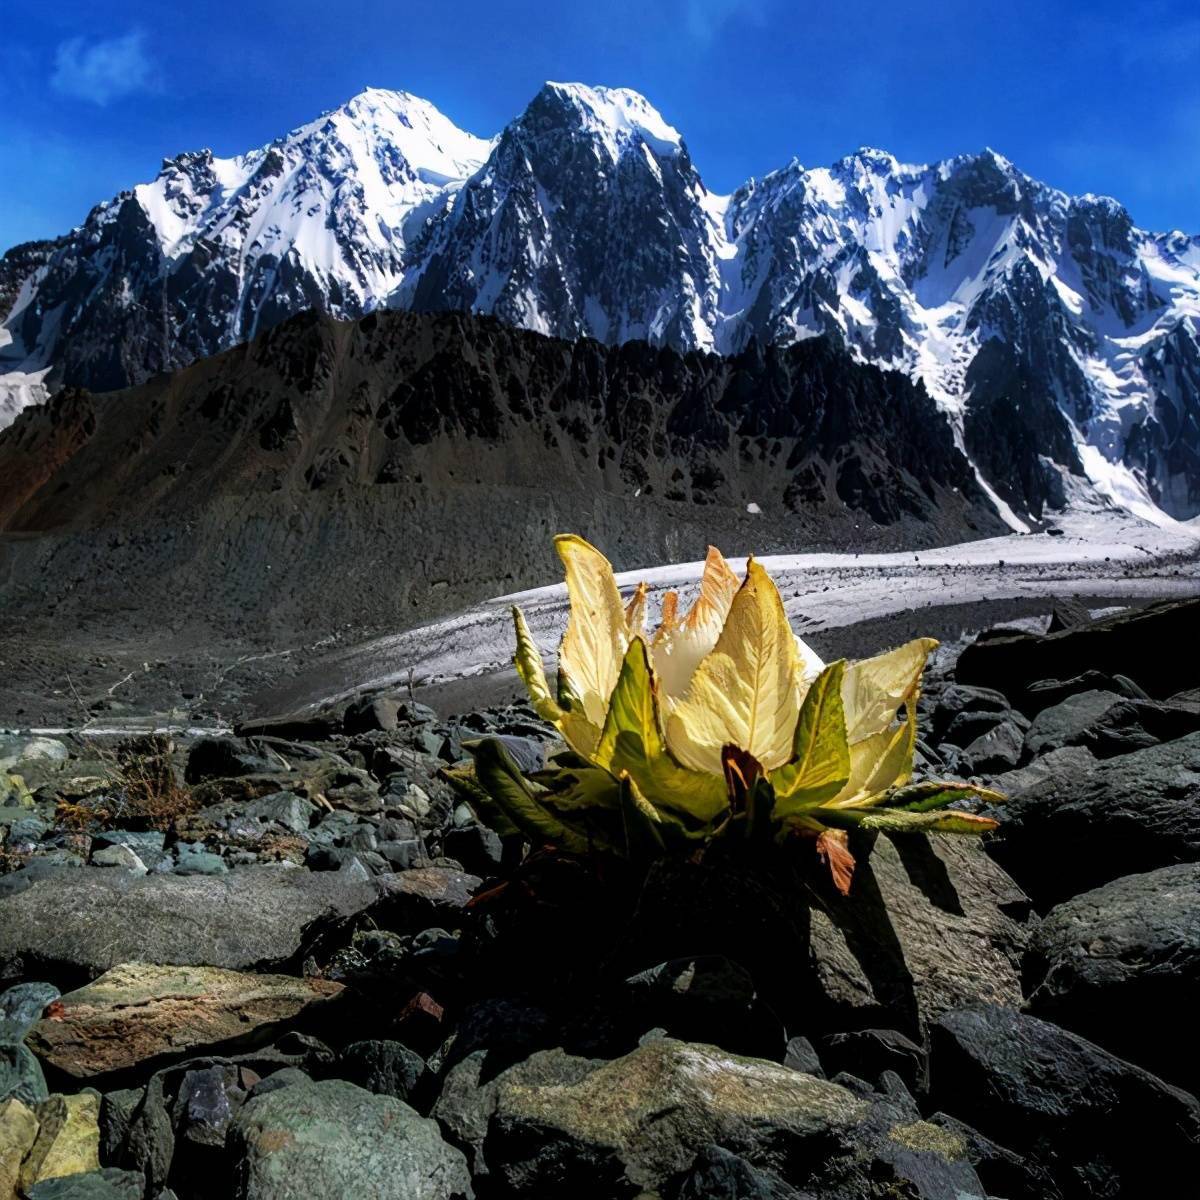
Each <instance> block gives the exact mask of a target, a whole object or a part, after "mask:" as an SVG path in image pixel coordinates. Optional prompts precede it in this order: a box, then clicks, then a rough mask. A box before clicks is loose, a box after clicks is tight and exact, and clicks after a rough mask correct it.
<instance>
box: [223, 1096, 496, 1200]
mask: <svg viewBox="0 0 1200 1200" xmlns="http://www.w3.org/2000/svg"><path fill="white" fill-rule="evenodd" d="M229 1145H230V1148H231V1150H232V1154H233V1160H234V1162H235V1163H236V1167H235V1174H234V1189H233V1196H234V1197H235V1200H311V1198H312V1197H316V1196H331V1197H341V1196H345V1197H351V1196H371V1197H374V1198H376V1200H459V1198H469V1197H471V1196H472V1195H473V1192H472V1190H471V1178H470V1175H469V1173H468V1171H467V1164H466V1160H465V1159H464V1158H463V1156H462V1155H461V1154H460V1153H459V1152H458V1151H457V1150H455V1149H453V1148H452V1147H450V1146H448V1145H447V1144H446V1143H445V1142H444V1141H443V1140H442V1137H441V1134H440V1133H439V1131H438V1127H437V1123H436V1122H434V1121H431V1120H429V1119H428V1118H426V1117H421V1116H419V1115H418V1114H417V1113H416V1112H415V1111H414V1110H413V1109H411V1108H409V1106H408V1105H407V1104H405V1103H403V1102H402V1101H400V1100H396V1099H394V1098H393V1097H391V1096H377V1095H373V1094H372V1093H371V1092H367V1091H364V1090H363V1089H362V1088H359V1087H355V1086H354V1084H351V1083H346V1082H344V1081H342V1080H326V1081H325V1082H322V1083H297V1084H294V1085H292V1086H291V1087H285V1088H279V1089H278V1090H276V1091H272V1092H267V1093H266V1094H264V1095H258V1096H255V1097H254V1098H253V1099H251V1100H249V1101H247V1102H246V1104H245V1105H244V1106H243V1108H242V1110H241V1112H240V1113H239V1114H238V1116H237V1119H236V1121H235V1122H234V1124H233V1127H232V1128H231V1130H230V1133H229Z"/></svg>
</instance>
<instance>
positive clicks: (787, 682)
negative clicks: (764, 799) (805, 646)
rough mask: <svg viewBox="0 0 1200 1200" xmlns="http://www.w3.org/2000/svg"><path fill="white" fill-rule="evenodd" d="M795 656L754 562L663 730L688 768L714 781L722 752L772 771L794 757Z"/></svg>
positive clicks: (779, 605) (771, 591)
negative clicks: (733, 751)
mask: <svg viewBox="0 0 1200 1200" xmlns="http://www.w3.org/2000/svg"><path fill="white" fill-rule="evenodd" d="M800 668H801V664H800V656H799V653H798V651H797V648H796V639H795V637H794V636H793V634H792V631H791V628H790V626H789V625H788V621H787V615H786V614H785V613H784V611H783V601H782V600H781V599H780V597H779V592H778V590H777V589H776V587H775V584H774V583H773V582H772V581H771V577H770V576H769V575H768V574H767V573H766V571H764V570H763V568H762V567H761V566H759V565H758V563H756V562H754V561H753V560H751V562H750V564H749V566H748V569H747V572H746V580H745V582H744V583H743V584H742V586H741V587H740V588H739V589H738V592H737V594H736V595H735V596H734V598H733V603H732V604H731V605H730V609H729V616H728V618H727V619H726V621H725V625H724V628H723V629H722V630H721V634H720V637H719V638H718V639H717V644H716V646H715V647H714V648H713V650H712V652H711V653H710V654H709V655H708V656H707V657H706V658H705V659H704V660H703V662H701V664H700V666H699V667H698V668H697V669H696V672H695V674H694V675H693V677H692V682H691V686H690V687H689V688H688V691H687V694H686V695H685V696H684V697H683V699H682V700H681V701H679V702H678V703H677V704H676V706H675V711H674V712H673V713H672V715H671V718H670V720H669V722H668V724H667V742H668V744H669V745H670V747H671V749H672V750H673V751H674V753H675V756H676V757H677V758H678V759H679V761H680V762H681V763H683V764H684V765H685V766H688V767H691V768H693V769H694V770H698V771H710V772H712V773H714V774H719V773H720V772H721V770H722V758H721V748H722V747H723V746H725V745H727V744H732V745H735V746H737V747H738V748H739V749H742V750H746V751H748V752H749V753H750V754H752V755H754V757H755V758H757V759H758V761H759V762H760V763H761V764H762V765H763V767H764V768H765V769H766V770H768V771H770V770H774V769H775V768H776V767H779V766H782V765H783V764H784V763H786V762H787V761H788V760H789V759H790V758H791V757H792V739H793V736H794V734H795V730H796V722H797V720H798V719H799V716H800V684H799V680H800Z"/></svg>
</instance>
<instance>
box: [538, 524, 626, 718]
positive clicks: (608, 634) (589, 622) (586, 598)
mask: <svg viewBox="0 0 1200 1200" xmlns="http://www.w3.org/2000/svg"><path fill="white" fill-rule="evenodd" d="M554 545H555V548H556V549H557V550H558V554H559V557H560V558H561V559H562V562H563V566H564V567H565V568H566V574H567V597H568V599H569V600H570V604H571V611H570V616H569V617H568V619H567V631H566V633H565V634H564V635H563V640H562V647H561V649H560V650H559V655H558V669H559V672H560V674H563V675H565V676H566V682H567V691H568V692H569V693H570V694H571V695H573V696H574V697H575V698H576V700H577V702H578V704H579V705H581V706H582V709H583V716H585V717H586V719H587V724H588V725H590V726H594V727H595V729H596V730H597V732H598V731H599V730H600V729H601V728H602V727H603V725H604V714H605V713H606V712H607V711H608V700H609V697H610V696H611V695H612V690H613V688H614V687H615V686H616V683H617V676H618V675H619V674H620V671H621V660H622V659H623V658H624V656H625V648H626V646H628V645H629V635H628V633H627V632H626V626H625V606H624V605H623V604H622V603H621V593H620V592H618V591H617V581H616V579H615V578H614V577H613V569H612V564H611V563H610V562H609V561H608V559H607V558H605V557H604V555H603V554H601V553H600V551H599V550H597V549H596V548H595V546H592V545H590V544H589V543H588V542H585V541H584V540H583V538H581V537H577V536H575V535H574V534H560V535H559V536H558V537H556V538H555V539H554Z"/></svg>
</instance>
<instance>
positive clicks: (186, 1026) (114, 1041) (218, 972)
mask: <svg viewBox="0 0 1200 1200" xmlns="http://www.w3.org/2000/svg"><path fill="white" fill-rule="evenodd" d="M342 990H343V989H342V985H341V984H338V983H331V982H329V981H326V980H314V979H297V978H294V977H292V976H289V975H251V974H246V973H243V972H240V971H228V970H224V969H222V968H220V967H192V966H156V965H153V964H150V963H123V964H122V965H120V966H117V967H113V969H112V970H110V971H107V972H105V974H103V975H102V976H101V977H100V978H99V979H97V980H95V982H93V983H89V984H87V985H86V986H85V987H82V988H79V989H78V990H77V991H74V992H68V993H67V994H66V995H65V996H63V998H62V1001H61V1004H60V1005H59V1006H56V1010H55V1013H54V1015H53V1016H51V1017H47V1018H44V1019H43V1020H41V1021H39V1022H38V1023H37V1024H36V1025H35V1026H34V1027H33V1029H32V1030H30V1033H29V1038H28V1044H29V1047H30V1048H31V1049H32V1050H33V1052H34V1053H35V1054H36V1055H37V1056H38V1057H39V1058H40V1059H41V1060H42V1061H43V1062H47V1063H50V1064H53V1066H54V1067H56V1068H57V1069H58V1070H60V1071H63V1072H65V1073H66V1074H68V1075H71V1076H72V1077H74V1078H76V1079H90V1078H95V1077H99V1076H104V1075H111V1074H112V1073H114V1072H117V1071H122V1070H125V1069H126V1068H129V1067H133V1066H139V1065H144V1064H151V1063H152V1064H158V1063H160V1062H162V1061H165V1060H168V1059H176V1058H183V1057H186V1056H187V1055H189V1054H196V1053H199V1052H200V1051H214V1050H217V1049H229V1048H232V1047H240V1046H245V1045H252V1044H254V1043H256V1042H263V1041H266V1040H269V1038H270V1037H272V1036H273V1035H274V1034H275V1033H277V1032H279V1031H280V1030H282V1029H284V1028H285V1027H288V1026H290V1025H294V1024H295V1023H297V1022H300V1021H302V1020H304V1019H305V1018H312V1017H314V1016H315V1015H316V1013H317V1010H319V1009H320V1008H322V1007H324V1006H326V1005H328V1004H330V1003H332V1002H334V1001H336V1000H337V998H338V996H339V995H340V994H341V992H342Z"/></svg>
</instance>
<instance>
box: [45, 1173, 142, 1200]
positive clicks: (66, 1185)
mask: <svg viewBox="0 0 1200 1200" xmlns="http://www.w3.org/2000/svg"><path fill="white" fill-rule="evenodd" d="M145 1194H146V1181H145V1180H144V1179H143V1178H142V1176H141V1175H139V1174H138V1173H137V1172H136V1171H122V1170H121V1169H120V1168H119V1167H103V1168H101V1169H100V1170H99V1171H88V1172H87V1173H86V1174H83V1175H69V1176H66V1177H64V1178H60V1179H47V1180H45V1181H43V1182H42V1183H36V1184H34V1185H33V1187H31V1188H30V1189H29V1191H28V1192H27V1193H26V1196H27V1198H28V1200H142V1197H143V1196H145ZM164 1196H165V1193H162V1192H160V1193H159V1194H158V1196H157V1197H156V1200H164Z"/></svg>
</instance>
